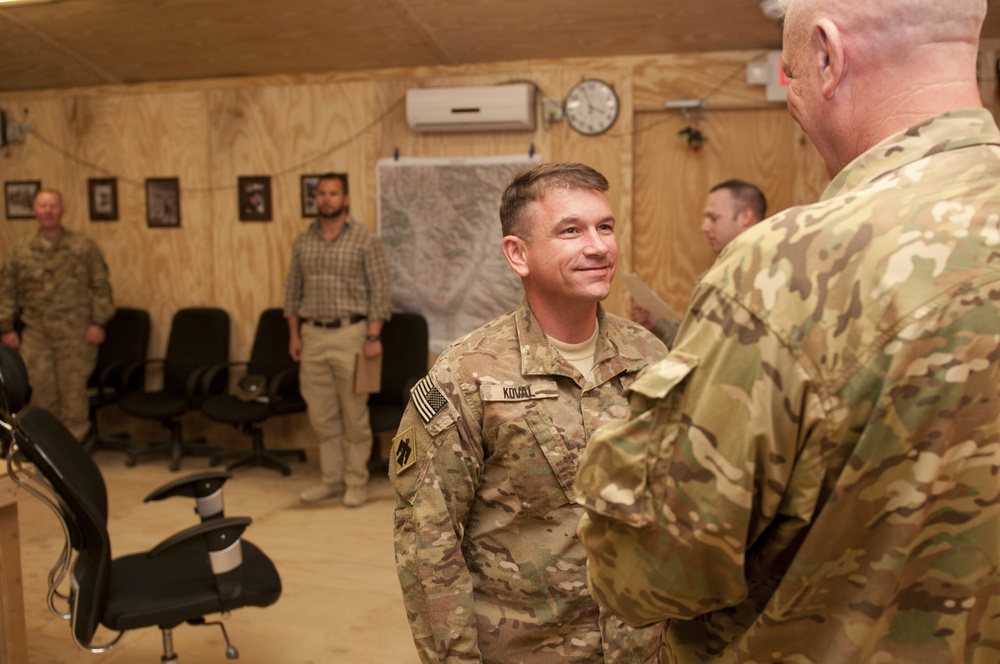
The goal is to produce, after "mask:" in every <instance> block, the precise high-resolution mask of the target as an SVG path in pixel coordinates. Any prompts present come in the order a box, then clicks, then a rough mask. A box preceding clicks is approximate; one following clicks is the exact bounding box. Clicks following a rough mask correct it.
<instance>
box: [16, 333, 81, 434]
mask: <svg viewBox="0 0 1000 664" xmlns="http://www.w3.org/2000/svg"><path fill="white" fill-rule="evenodd" d="M20 352H21V357H22V358H24V364H25V366H26V367H27V368H28V382H29V383H30V384H31V403H32V405H34V406H40V407H41V408H44V409H45V410H47V411H49V412H51V413H52V414H53V415H55V416H56V417H58V418H59V419H60V420H62V423H63V424H65V425H66V428H67V429H69V431H70V433H72V434H73V436H74V437H76V439H77V440H79V441H83V439H84V437H85V436H86V435H87V431H89V430H90V397H89V396H88V395H87V381H88V380H90V374H92V373H93V372H94V367H95V366H96V364H97V346H95V345H93V344H89V343H87V340H86V339H85V338H84V331H83V330H80V332H79V334H75V333H73V334H68V335H55V334H46V332H45V330H44V329H42V328H39V327H36V326H32V325H29V326H28V327H26V328H24V330H23V331H22V332H21V348H20Z"/></svg>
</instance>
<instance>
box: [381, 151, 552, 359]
mask: <svg viewBox="0 0 1000 664" xmlns="http://www.w3.org/2000/svg"><path fill="white" fill-rule="evenodd" d="M536 161H537V158H536V159H532V158H530V157H528V156H527V155H523V156H521V155H519V156H509V157H487V158H469V159H422V158H409V159H403V158H400V159H381V160H379V162H378V164H377V166H376V169H377V181H378V223H379V236H380V237H381V239H382V244H383V245H384V246H385V250H386V254H387V257H388V260H389V269H390V272H391V274H392V305H393V310H395V311H411V312H417V313H420V314H423V315H424V317H425V318H426V319H427V324H428V327H429V328H430V351H431V353H434V354H437V353H440V352H441V351H443V350H444V349H445V347H446V346H447V345H448V344H450V343H451V342H452V341H454V340H455V339H458V338H459V337H461V336H463V335H465V334H468V333H469V332H471V331H472V330H474V329H476V328H477V327H479V326H480V325H482V324H484V323H486V322H488V321H490V320H492V319H493V318H495V317H497V316H499V315H500V314H502V313H504V312H507V311H510V310H511V309H513V308H514V307H516V306H517V305H518V303H519V302H520V301H521V296H522V293H523V291H522V289H521V280H520V278H519V277H518V276H517V275H516V274H514V272H513V271H512V270H511V269H510V267H509V266H508V265H507V260H506V259H505V258H504V256H503V253H502V251H501V249H500V240H501V238H502V235H501V232H500V216H499V209H500V196H501V194H503V190H504V188H505V187H506V186H507V184H508V183H509V182H510V180H511V179H512V178H513V177H514V175H515V174H516V173H518V172H519V171H521V170H524V169H525V168H527V167H528V166H530V165H531V164H532V163H534V162H536Z"/></svg>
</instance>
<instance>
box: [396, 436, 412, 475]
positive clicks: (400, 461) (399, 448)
mask: <svg viewBox="0 0 1000 664" xmlns="http://www.w3.org/2000/svg"><path fill="white" fill-rule="evenodd" d="M392 459H393V461H394V462H395V463H394V465H395V466H396V474H397V475H399V474H401V473H402V472H403V471H404V470H406V469H407V468H409V467H410V466H412V465H413V464H415V463H416V462H417V447H416V437H415V436H414V435H413V427H409V428H408V429H407V430H406V431H403V432H401V433H400V434H399V435H397V436H396V437H395V438H393V439H392Z"/></svg>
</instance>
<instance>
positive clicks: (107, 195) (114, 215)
mask: <svg viewBox="0 0 1000 664" xmlns="http://www.w3.org/2000/svg"><path fill="white" fill-rule="evenodd" d="M87 203H88V207H89V208H90V220H91V221H118V180H117V179H116V178H90V179H89V180H87Z"/></svg>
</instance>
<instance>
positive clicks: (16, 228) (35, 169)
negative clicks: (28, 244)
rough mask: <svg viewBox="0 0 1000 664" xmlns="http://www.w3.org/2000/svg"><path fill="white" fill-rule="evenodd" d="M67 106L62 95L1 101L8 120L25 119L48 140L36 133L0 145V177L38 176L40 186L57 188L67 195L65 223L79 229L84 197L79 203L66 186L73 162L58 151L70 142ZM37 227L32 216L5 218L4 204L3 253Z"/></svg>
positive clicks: (84, 212)
mask: <svg viewBox="0 0 1000 664" xmlns="http://www.w3.org/2000/svg"><path fill="white" fill-rule="evenodd" d="M68 107H69V104H68V103H67V100H66V99H65V98H47V99H35V98H23V99H14V100H11V101H8V102H4V104H3V108H4V109H5V110H6V111H7V112H8V121H9V122H18V123H20V122H22V121H24V122H27V123H28V124H30V125H32V126H33V127H34V128H35V129H36V130H37V131H38V133H39V134H41V135H42V136H44V137H45V139H46V140H47V142H43V141H42V140H40V138H39V137H38V136H34V137H31V136H29V137H28V139H27V140H26V141H25V142H24V143H16V144H12V145H9V146H7V147H6V148H2V150H0V155H4V158H0V175H2V177H0V180H3V181H4V182H8V181H16V180H41V182H42V186H43V187H48V188H55V189H58V190H60V191H61V192H62V193H63V197H64V198H65V199H66V200H65V201H64V206H65V208H66V215H65V217H64V219H65V223H66V225H67V226H68V227H70V228H74V229H80V228H81V227H82V226H83V225H84V224H85V223H86V222H85V221H84V220H85V219H86V216H87V205H86V199H84V202H83V204H82V205H77V204H76V203H75V201H74V190H73V189H71V188H69V187H72V173H73V170H72V166H71V164H70V163H69V162H68V161H67V160H65V159H64V158H63V157H61V156H60V155H59V153H58V151H57V150H58V149H60V148H61V149H65V148H66V147H67V146H68V145H69V142H70V136H71V131H70V126H69V123H68V112H67V108H68ZM25 113H26V115H25ZM50 144H51V145H50ZM81 191H82V189H81ZM2 193H3V194H5V193H6V192H2ZM0 195H2V194H0ZM5 202H6V201H5ZM37 228H38V224H37V222H36V221H35V220H34V219H7V216H6V207H5V208H4V209H3V210H2V211H0V251H2V252H3V256H4V257H6V255H7V253H8V252H9V251H10V248H11V247H12V246H13V245H14V243H15V242H17V240H19V239H20V238H22V237H24V236H25V235H28V234H29V233H34V232H35V231H36V230H37Z"/></svg>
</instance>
